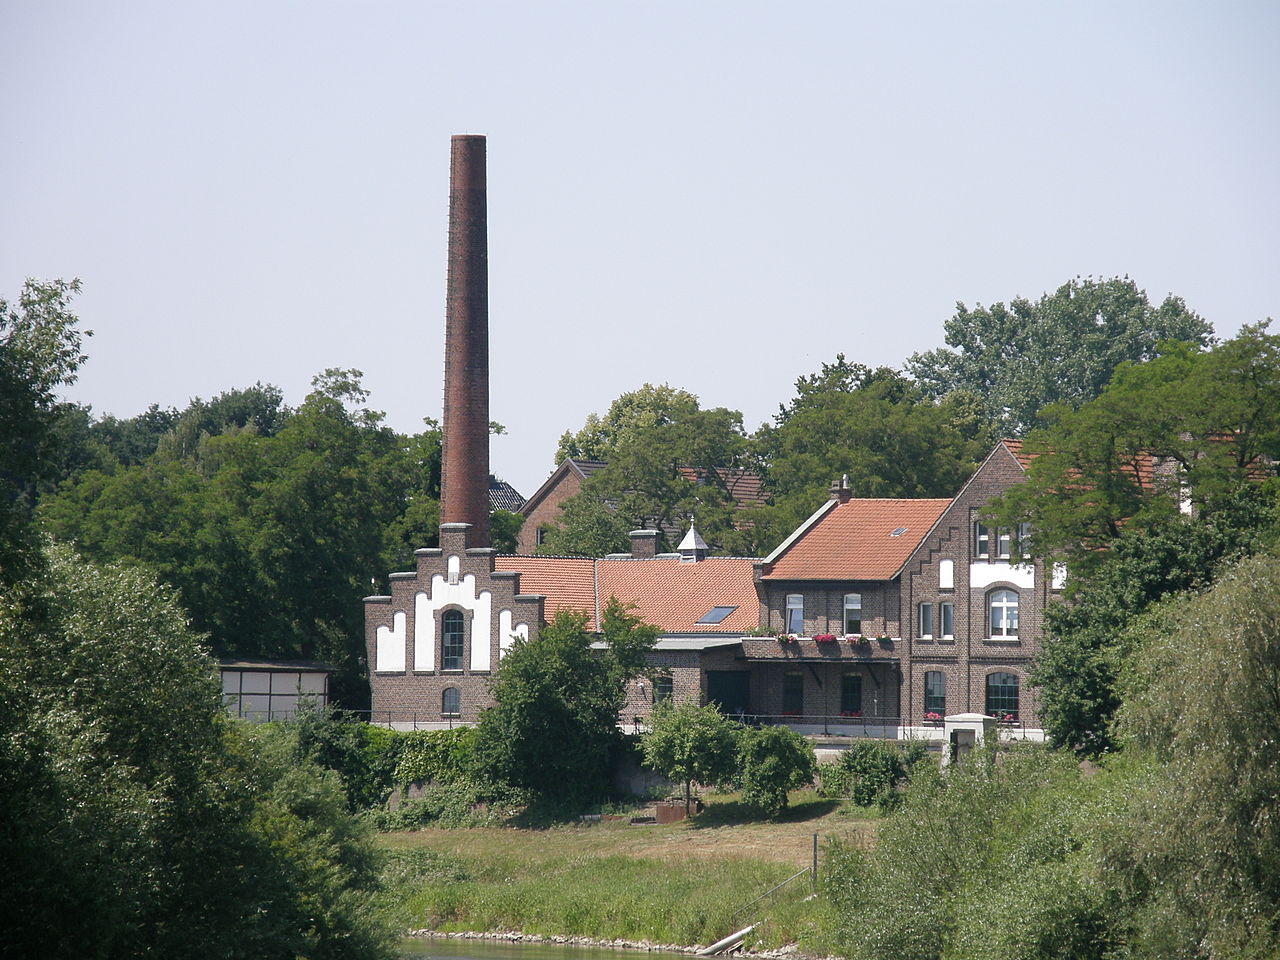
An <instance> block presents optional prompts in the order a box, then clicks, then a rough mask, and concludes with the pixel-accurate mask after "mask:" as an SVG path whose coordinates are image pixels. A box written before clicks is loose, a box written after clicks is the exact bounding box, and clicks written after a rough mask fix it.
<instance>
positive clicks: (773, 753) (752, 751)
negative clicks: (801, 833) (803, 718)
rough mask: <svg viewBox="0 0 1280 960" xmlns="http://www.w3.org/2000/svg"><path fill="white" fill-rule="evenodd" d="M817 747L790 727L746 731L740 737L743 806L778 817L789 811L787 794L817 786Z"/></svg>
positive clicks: (747, 729)
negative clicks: (815, 749) (813, 785)
mask: <svg viewBox="0 0 1280 960" xmlns="http://www.w3.org/2000/svg"><path fill="white" fill-rule="evenodd" d="M817 772H818V767H817V761H816V760H815V759H814V756H813V747H811V746H810V745H809V742H808V741H807V740H805V738H804V737H802V736H800V734H798V733H796V732H795V731H794V730H789V729H787V728H786V727H756V728H752V727H744V728H742V731H741V733H740V734H739V735H738V783H739V784H740V785H741V786H742V802H743V803H745V804H747V805H748V806H752V807H756V808H758V809H759V810H761V811H763V812H764V813H765V814H766V815H767V816H770V817H776V816H777V815H778V814H780V813H781V812H782V811H783V810H785V809H786V808H787V791H789V790H795V789H797V788H798V787H803V786H805V785H806V784H810V783H812V782H813V778H814V777H815V776H816V775H817Z"/></svg>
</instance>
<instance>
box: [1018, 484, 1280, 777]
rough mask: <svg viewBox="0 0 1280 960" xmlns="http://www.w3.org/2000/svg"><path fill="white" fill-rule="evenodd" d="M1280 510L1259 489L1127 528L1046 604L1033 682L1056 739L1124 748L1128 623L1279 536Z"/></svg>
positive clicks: (1083, 747) (1083, 748)
mask: <svg viewBox="0 0 1280 960" xmlns="http://www.w3.org/2000/svg"><path fill="white" fill-rule="evenodd" d="M1278 524H1280V511H1278V510H1277V504H1275V503H1274V502H1271V503H1269V502H1267V500H1266V499H1265V498H1264V497H1262V496H1261V494H1260V491H1258V490H1256V489H1244V490H1241V491H1240V492H1239V497H1238V500H1237V502H1236V503H1235V505H1234V507H1233V508H1232V509H1225V508H1224V509H1220V510H1218V511H1216V512H1215V513H1214V514H1213V515H1212V516H1211V517H1209V518H1207V519H1206V520H1201V519H1200V518H1197V517H1186V516H1180V517H1176V518H1173V519H1171V520H1169V521H1168V522H1167V523H1166V524H1164V525H1162V526H1160V527H1157V528H1155V529H1152V530H1149V531H1148V530H1136V529H1135V530H1129V531H1125V532H1123V533H1122V534H1121V535H1120V537H1119V538H1118V539H1117V540H1116V541H1115V542H1114V543H1113V544H1112V546H1111V549H1110V550H1109V551H1108V553H1107V555H1106V557H1105V559H1104V560H1102V561H1101V562H1100V563H1099V564H1098V565H1097V566H1096V567H1095V568H1094V569H1093V570H1092V571H1091V572H1090V574H1089V575H1088V576H1087V577H1086V578H1084V579H1082V580H1080V581H1078V582H1077V583H1075V584H1074V585H1073V587H1072V591H1071V596H1070V598H1069V600H1068V601H1067V602H1065V603H1055V604H1050V605H1049V606H1048V607H1047V608H1046V609H1045V636H1044V639H1043V641H1042V649H1041V653H1040V656H1039V657H1038V658H1037V661H1036V666H1035V672H1034V673H1033V675H1032V679H1033V681H1034V683H1035V684H1036V685H1037V686H1038V687H1039V688H1040V713H1041V717H1042V719H1043V723H1044V728H1045V730H1046V732H1047V733H1048V734H1049V736H1050V738H1051V739H1052V741H1053V742H1054V743H1055V744H1057V745H1059V746H1068V747H1071V748H1073V749H1076V750H1078V751H1080V752H1082V753H1085V754H1090V755H1096V754H1100V753H1103V752H1105V751H1108V750H1112V749H1114V748H1115V746H1116V743H1115V740H1114V737H1113V734H1112V729H1111V726H1112V721H1113V719H1114V715H1115V711H1116V709H1117V708H1118V707H1119V705H1120V691H1119V689H1118V686H1117V675H1118V673H1119V671H1120V670H1121V669H1122V668H1123V665H1124V662H1125V660H1126V659H1127V658H1128V656H1129V655H1130V646H1129V643H1128V637H1129V632H1128V631H1129V627H1130V626H1131V625H1132V624H1133V623H1134V622H1135V621H1136V620H1137V619H1138V618H1139V617H1140V616H1141V615H1142V614H1143V613H1144V612H1145V611H1146V610H1147V609H1148V608H1149V607H1150V606H1151V605H1152V604H1154V603H1156V602H1157V601H1159V600H1161V599H1163V598H1165V597H1169V596H1173V595H1176V594H1180V593H1183V592H1186V591H1190V590H1199V589H1203V588H1204V587H1206V586H1207V585H1208V584H1209V583H1211V582H1212V580H1213V578H1214V576H1216V574H1217V572H1218V571H1219V569H1220V568H1221V567H1222V566H1223V565H1224V564H1229V563H1231V562H1234V561H1236V560H1238V559H1239V558H1240V557H1242V556H1248V555H1250V554H1252V553H1254V552H1255V551H1257V550H1259V549H1261V548H1263V547H1265V546H1267V545H1268V544H1269V543H1272V542H1274V541H1275V540H1276V538H1277V528H1278Z"/></svg>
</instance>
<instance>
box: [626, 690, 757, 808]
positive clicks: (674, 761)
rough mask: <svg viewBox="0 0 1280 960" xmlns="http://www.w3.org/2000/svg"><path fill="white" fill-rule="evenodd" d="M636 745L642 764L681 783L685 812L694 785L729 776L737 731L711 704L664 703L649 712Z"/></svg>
mask: <svg viewBox="0 0 1280 960" xmlns="http://www.w3.org/2000/svg"><path fill="white" fill-rule="evenodd" d="M640 746H641V749H642V750H643V751H644V762H645V764H646V765H648V766H649V767H650V768H652V769H653V770H656V771H657V772H658V773H660V774H662V775H663V776H664V777H666V778H667V779H668V780H672V781H675V782H676V783H683V784H684V807H685V811H686V813H687V812H688V810H689V804H690V801H691V799H692V796H693V784H694V783H695V782H697V783H716V782H717V781H719V780H720V779H722V778H727V777H730V776H732V775H733V771H734V767H735V753H736V746H737V728H736V726H735V725H734V724H733V723H732V722H731V721H729V720H726V719H725V718H724V717H723V716H722V715H721V713H720V710H719V708H717V707H716V705H715V704H714V703H709V704H707V705H706V706H705V707H701V706H698V704H697V703H695V702H694V701H692V700H687V701H685V702H684V703H681V704H680V705H679V706H672V705H671V703H670V701H667V702H664V703H661V704H659V705H658V707H657V708H656V709H655V710H654V711H653V716H652V717H651V718H650V721H649V730H648V732H646V733H645V734H644V735H643V736H642V737H641V738H640Z"/></svg>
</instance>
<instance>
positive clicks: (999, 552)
mask: <svg viewBox="0 0 1280 960" xmlns="http://www.w3.org/2000/svg"><path fill="white" fill-rule="evenodd" d="M1011 542H1012V537H1010V535H1009V528H1008V527H1000V528H998V529H997V530H996V556H997V557H999V558H1000V559H1001V560H1008V559H1009V547H1010V544H1011Z"/></svg>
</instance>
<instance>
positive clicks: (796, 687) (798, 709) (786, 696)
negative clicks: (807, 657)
mask: <svg viewBox="0 0 1280 960" xmlns="http://www.w3.org/2000/svg"><path fill="white" fill-rule="evenodd" d="M782 715H783V716H784V717H799V716H803V715H804V674H803V673H785V674H783V675H782Z"/></svg>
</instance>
